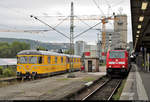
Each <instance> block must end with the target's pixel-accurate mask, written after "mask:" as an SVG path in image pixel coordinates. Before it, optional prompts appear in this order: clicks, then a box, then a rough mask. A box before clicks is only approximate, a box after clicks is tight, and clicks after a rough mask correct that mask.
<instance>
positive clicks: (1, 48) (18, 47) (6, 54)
mask: <svg viewBox="0 0 150 102" xmlns="http://www.w3.org/2000/svg"><path fill="white" fill-rule="evenodd" d="M29 49H30V44H27V43H24V42H18V41H14V42H13V43H12V44H9V43H7V42H0V58H12V57H16V54H17V53H18V52H19V51H22V50H29Z"/></svg>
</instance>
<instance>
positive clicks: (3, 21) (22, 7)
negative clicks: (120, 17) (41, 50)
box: [0, 0, 132, 43]
mask: <svg viewBox="0 0 150 102" xmlns="http://www.w3.org/2000/svg"><path fill="white" fill-rule="evenodd" d="M95 1H96V2H97V3H98V5H99V6H100V8H101V9H102V10H103V12H104V13H105V14H106V15H107V13H108V5H111V9H110V11H109V12H110V14H112V11H114V12H117V13H118V9H119V8H120V7H123V11H122V13H125V14H127V15H128V16H129V17H131V15H130V0H107V1H109V4H108V3H107V2H106V1H104V0H95ZM70 2H71V0H0V12H1V14H0V29H4V28H5V29H19V30H23V29H36V30H38V29H49V27H47V26H45V25H44V24H42V23H40V22H39V21H37V20H35V19H33V18H30V15H31V14H33V15H35V16H39V18H40V19H41V20H43V21H45V22H46V23H48V24H49V25H51V26H53V27H54V26H55V25H57V24H58V23H59V22H61V21H60V20H58V19H59V18H58V17H54V16H55V15H63V16H68V15H70ZM74 14H75V15H102V13H101V12H100V10H98V8H97V7H96V6H95V4H94V3H93V0H74ZM51 15H52V16H53V17H42V16H51ZM84 22H86V23H87V24H89V25H90V26H92V25H93V24H95V23H96V22H98V21H91V20H89V21H87V20H86V21H84ZM74 24H75V34H79V33H80V32H82V31H84V30H86V29H87V28H89V27H88V26H87V25H85V24H83V22H81V21H74ZM108 27H109V28H111V25H110V26H109V25H108ZM69 28H70V21H69V20H66V21H64V22H63V23H62V24H60V25H59V26H58V27H57V29H58V30H60V31H62V32H64V33H67V34H68V36H69ZM109 28H108V29H109ZM96 33H97V31H94V30H91V31H89V32H86V33H85V34H84V35H82V36H81V37H79V38H77V39H76V40H80V39H81V40H85V41H91V42H92V41H93V42H94V43H95V41H96V40H97V36H96ZM42 35H43V36H42ZM0 37H14V38H27V39H35V40H41V41H48V42H50V41H53V42H55V41H56V42H58V41H60V42H63V41H65V42H68V41H69V40H66V38H64V37H63V36H61V35H59V34H58V33H56V32H55V31H50V32H46V33H42V34H40V35H38V34H27V33H19V34H18V33H14V32H9V33H3V32H0ZM131 40H132V31H131V19H130V18H128V41H131Z"/></svg>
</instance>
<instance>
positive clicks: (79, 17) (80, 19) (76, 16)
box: [75, 16, 91, 27]
mask: <svg viewBox="0 0 150 102" xmlns="http://www.w3.org/2000/svg"><path fill="white" fill-rule="evenodd" d="M75 17H76V18H78V19H79V20H80V21H81V22H82V23H83V24H85V25H87V26H88V27H91V26H90V25H89V24H87V23H86V22H84V21H83V20H82V19H81V18H80V17H78V16H75Z"/></svg>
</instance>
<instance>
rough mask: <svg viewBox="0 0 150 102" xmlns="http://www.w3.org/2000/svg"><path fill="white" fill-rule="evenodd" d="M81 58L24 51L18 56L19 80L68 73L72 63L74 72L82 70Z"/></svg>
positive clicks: (48, 52) (45, 52) (53, 53)
mask: <svg viewBox="0 0 150 102" xmlns="http://www.w3.org/2000/svg"><path fill="white" fill-rule="evenodd" d="M80 59H81V57H80V56H75V55H72V56H70V55H68V54H60V53H55V52H50V51H40V50H39V51H38V50H24V51H21V52H19V53H18V54H17V78H18V79H19V78H24V77H25V78H31V77H40V76H49V75H53V74H58V73H63V72H68V70H69V68H70V63H71V65H72V69H71V70H72V71H76V70H80V68H81V62H80Z"/></svg>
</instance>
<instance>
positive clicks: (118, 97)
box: [112, 79, 127, 100]
mask: <svg viewBox="0 0 150 102" xmlns="http://www.w3.org/2000/svg"><path fill="white" fill-rule="evenodd" d="M126 80H127V79H124V80H123V81H122V83H121V85H120V87H119V89H118V90H117V92H116V93H115V94H114V95H113V97H112V100H119V99H120V96H121V93H122V91H123V88H124V85H125V83H126Z"/></svg>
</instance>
